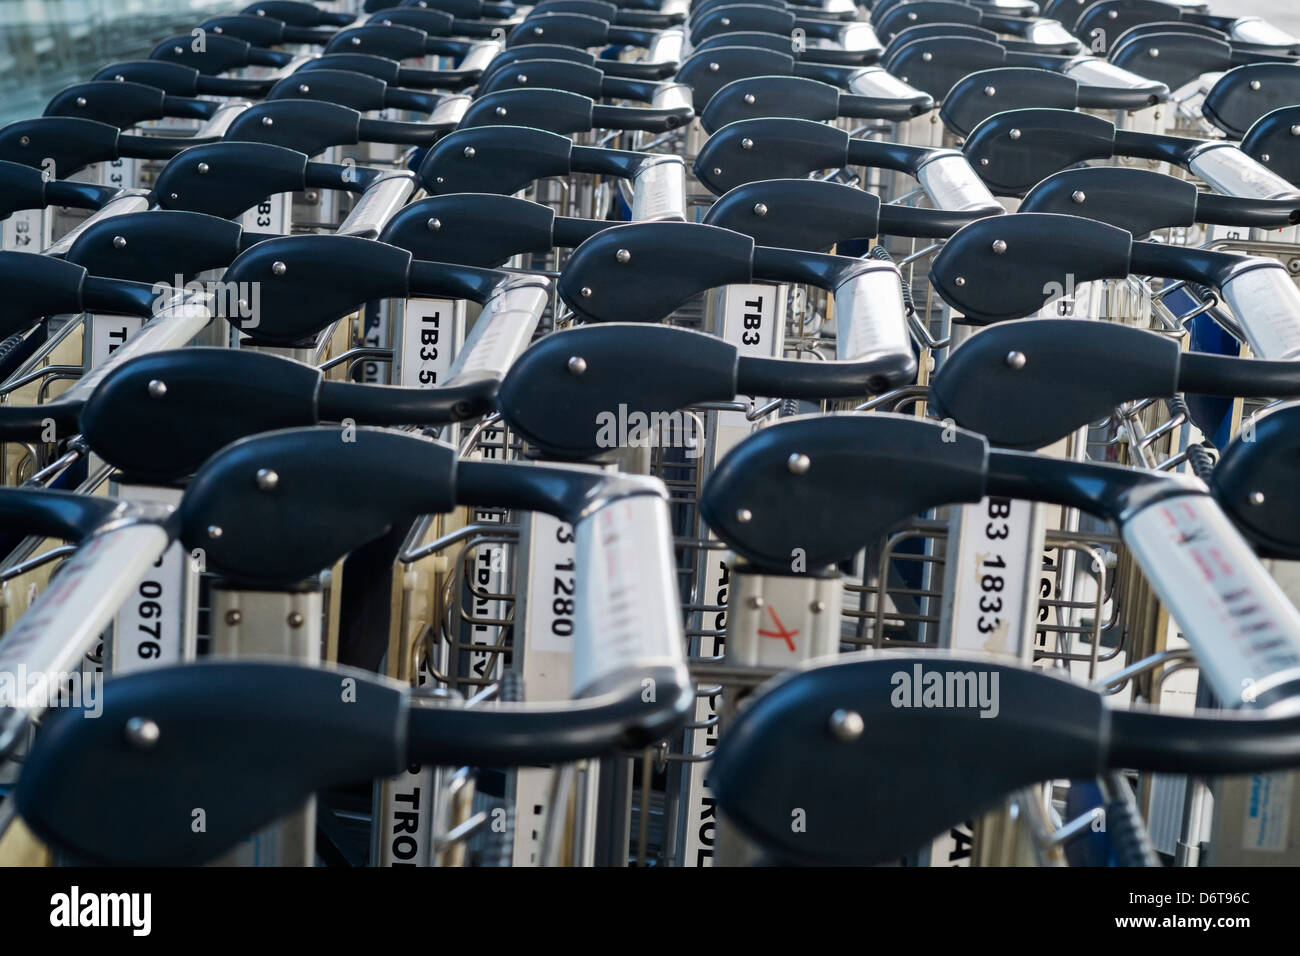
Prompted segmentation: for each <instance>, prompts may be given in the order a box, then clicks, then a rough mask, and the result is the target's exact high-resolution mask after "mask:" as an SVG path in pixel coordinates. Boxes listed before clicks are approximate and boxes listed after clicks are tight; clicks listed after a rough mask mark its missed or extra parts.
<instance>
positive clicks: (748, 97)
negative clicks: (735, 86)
mask: <svg viewBox="0 0 1300 956" xmlns="http://www.w3.org/2000/svg"><path fill="white" fill-rule="evenodd" d="M744 99H745V104H746V105H747V106H753V105H754V94H753V93H746V94H745V97H744Z"/></svg>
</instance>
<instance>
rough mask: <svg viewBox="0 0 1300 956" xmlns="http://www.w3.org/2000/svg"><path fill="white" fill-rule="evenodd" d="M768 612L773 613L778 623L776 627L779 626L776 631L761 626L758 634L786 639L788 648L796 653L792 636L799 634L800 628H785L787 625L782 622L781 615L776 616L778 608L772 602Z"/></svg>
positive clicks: (773, 617) (773, 618)
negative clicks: (788, 629)
mask: <svg viewBox="0 0 1300 956" xmlns="http://www.w3.org/2000/svg"><path fill="white" fill-rule="evenodd" d="M767 613H769V614H771V615H772V620H773V621H774V622H775V623H776V627H777V629H776V630H775V631H765V630H763V629H762V628H759V630H758V636H759V637H775V638H778V639H780V640H783V641H785V646H786V647H788V648H790V653H791V654H793V653H794V641H792V640H791V638H792V637H794V636H795V635H796V634H798V633H799V630H798V629H797V628H796V629H795V630H793V631H787V630H786V629H785V625H784V624H782V623H781V619H780V618H779V617H777V616H776V608H774V607H772V605H770V604H769V605H768V606H767Z"/></svg>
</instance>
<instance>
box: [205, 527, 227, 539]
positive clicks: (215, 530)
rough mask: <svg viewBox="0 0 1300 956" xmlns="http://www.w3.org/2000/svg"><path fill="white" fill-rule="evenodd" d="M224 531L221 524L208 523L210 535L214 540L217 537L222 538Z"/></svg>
mask: <svg viewBox="0 0 1300 956" xmlns="http://www.w3.org/2000/svg"><path fill="white" fill-rule="evenodd" d="M224 533H225V532H223V531H222V530H221V525H219V524H210V525H208V537H209V538H212V539H213V540H214V541H215V540H216V539H217V538H220V537H221V536H222V535H223V534H224Z"/></svg>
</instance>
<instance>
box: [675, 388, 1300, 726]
mask: <svg viewBox="0 0 1300 956" xmlns="http://www.w3.org/2000/svg"><path fill="white" fill-rule="evenodd" d="M845 448H852V449H853V451H851V452H845V451H843V450H842V449H845ZM868 448H870V449H872V450H871V451H868V450H867V449H868ZM945 450H946V451H945ZM792 461H798V462H799V463H800V467H799V468H793V467H791V466H790V462H792ZM920 466H924V468H922V467H920ZM819 472H820V474H818V473H819ZM919 475H924V479H923V480H922V479H920V478H918V477H917V476H919ZM836 487H839V488H843V489H845V491H844V492H843V493H849V494H852V495H853V496H854V501H855V502H857V507H856V508H855V509H854V511H855V514H853V516H852V517H851V518H850V517H846V516H845V515H844V514H843V513H841V512H838V511H834V510H833V509H832V511H833V513H834V517H833V518H830V517H828V520H827V521H825V522H821V523H818V524H817V526H812V525H811V524H810V522H809V520H808V514H809V513H810V512H807V511H805V510H804V509H803V507H801V506H802V505H805V504H807V505H808V506H809V508H810V509H812V504H811V501H813V500H816V501H820V502H821V504H822V506H823V507H824V506H825V504H826V503H827V501H829V500H831V498H828V497H825V496H827V495H833V491H832V489H833V488H836ZM849 489H851V491H849ZM985 495H1001V496H1005V497H1009V498H1022V499H1026V500H1030V501H1043V502H1047V503H1051V504H1058V505H1064V506H1067V507H1073V508H1079V509H1080V510H1083V511H1086V512H1088V513H1090V514H1093V515H1097V516H1098V517H1102V518H1106V519H1108V520H1110V521H1113V522H1115V523H1116V524H1117V525H1118V526H1119V529H1120V533H1121V535H1122V536H1123V538H1124V541H1125V543H1126V544H1127V545H1128V547H1129V548H1130V550H1131V551H1132V552H1133V555H1134V557H1135V558H1136V560H1137V561H1138V564H1139V565H1140V567H1141V568H1142V570H1143V572H1144V573H1145V574H1146V575H1147V577H1148V580H1149V581H1150V582H1151V585H1152V588H1153V589H1154V590H1155V592H1156V593H1157V594H1158V595H1159V596H1160V598H1161V600H1162V602H1163V603H1164V604H1165V606H1166V607H1168V608H1169V610H1170V613H1171V614H1172V615H1173V616H1174V617H1175V619H1177V620H1178V622H1179V624H1180V625H1181V626H1182V630H1183V633H1184V634H1185V635H1186V637H1187V640H1188V643H1189V644H1191V646H1192V649H1193V651H1194V652H1195V654H1196V656H1197V659H1198V661H1199V664H1200V667H1201V671H1202V674H1203V675H1204V676H1205V679H1206V680H1207V681H1208V682H1209V684H1210V686H1211V687H1213V688H1214V691H1215V693H1216V694H1217V695H1218V696H1219V697H1220V698H1221V699H1222V700H1223V702H1224V706H1225V707H1234V706H1241V705H1242V704H1243V703H1244V702H1245V700H1244V698H1243V697H1242V687H1243V686H1245V685H1244V684H1243V681H1247V680H1249V681H1251V682H1253V683H1252V684H1251V686H1252V687H1253V688H1254V690H1253V691H1252V702H1259V703H1263V704H1271V703H1275V702H1277V701H1280V700H1283V699H1287V698H1292V697H1294V696H1295V695H1297V694H1298V693H1300V613H1298V612H1297V611H1296V609H1295V608H1294V607H1293V606H1292V605H1291V604H1290V602H1289V601H1287V599H1286V598H1285V596H1284V595H1283V594H1282V591H1281V589H1280V588H1279V587H1278V585H1277V584H1276V583H1275V582H1274V581H1273V579H1272V578H1271V577H1270V575H1269V574H1268V572H1267V571H1266V570H1265V569H1264V567H1263V565H1261V564H1260V562H1259V559H1258V558H1256V557H1255V555H1254V554H1253V552H1251V550H1250V548H1249V547H1248V546H1247V545H1246V543H1245V541H1244V540H1243V539H1242V537H1241V535H1240V534H1239V533H1238V532H1237V531H1236V529H1234V528H1233V526H1232V524H1231V523H1230V522H1229V521H1228V519H1227V518H1226V517H1224V515H1223V512H1222V511H1221V510H1220V509H1219V507H1218V506H1217V505H1216V504H1215V503H1214V500H1213V499H1212V498H1211V497H1210V496H1209V494H1208V493H1207V491H1206V490H1205V488H1204V486H1203V485H1202V484H1201V483H1200V482H1198V481H1195V480H1192V479H1187V478H1184V477H1181V476H1173V475H1168V474H1163V473H1161V474H1157V473H1152V472H1144V471H1135V470H1133V469H1129V468H1125V467H1120V466H1116V465H1110V464H1096V463H1087V462H1075V461H1069V460H1063V459H1057V458H1051V457H1048V456H1045V455H1036V454H1032V453H1028V452H1017V451H1002V450H990V449H989V447H988V443H987V440H986V439H984V438H983V437H981V436H977V435H975V434H974V433H971V432H960V431H958V430H956V429H955V428H952V427H951V426H945V425H944V424H941V423H938V422H925V421H921V420H919V419H915V418H903V417H901V416H892V415H879V414H874V415H859V414H848V415H837V416H829V417H822V418H810V417H803V418H795V419H787V420H785V421H783V422H780V423H778V424H776V425H773V426H770V427H769V428H766V429H763V430H762V431H761V432H759V433H757V434H756V435H755V436H752V437H751V438H749V439H747V440H746V441H744V442H742V443H741V444H740V445H738V446H736V447H735V448H734V449H732V451H731V452H730V453H729V454H728V455H727V457H726V458H724V459H723V461H722V462H721V463H720V464H719V465H718V467H717V468H716V470H715V471H714V473H713V477H712V478H711V480H710V481H709V483H708V485H707V486H706V488H705V493H704V496H703V497H702V498H701V503H700V507H701V513H702V514H703V515H704V518H705V520H707V521H708V522H709V523H710V526H711V527H713V529H714V531H715V532H716V533H717V534H718V536H719V537H720V538H721V539H722V540H724V541H726V542H727V543H728V544H729V545H731V546H732V548H733V549H734V550H736V551H737V552H738V553H740V554H742V555H744V556H746V557H748V558H750V559H751V560H753V561H754V562H755V563H756V564H759V566H760V567H776V568H782V567H788V563H789V555H790V553H791V549H792V548H803V549H804V550H805V554H806V560H807V562H808V567H824V566H825V565H827V564H830V563H833V562H834V561H836V560H839V559H840V558H841V557H843V556H844V555H847V554H852V553H854V552H856V551H857V550H858V549H860V548H862V547H869V546H874V545H875V543H877V542H878V541H880V540H881V538H882V537H883V536H884V534H885V532H886V531H887V530H888V529H889V528H890V527H892V526H893V525H895V524H896V523H897V522H899V521H901V520H903V519H905V518H906V517H909V516H911V515H915V514H919V513H921V512H922V511H924V510H926V509H928V508H931V507H935V506H938V505H940V504H952V503H956V502H967V501H978V500H979V499H980V498H981V497H983V496H985ZM809 496H814V497H813V498H810V497H809ZM778 501H779V502H781V503H783V505H784V508H786V509H789V510H788V511H787V512H786V513H787V514H788V515H791V516H793V515H798V518H797V519H794V521H793V522H792V520H791V519H790V518H788V517H787V518H783V517H782V516H781V515H780V514H779V513H778V510H777V505H776V503H777V502H778ZM864 502H870V503H869V504H865V503H864ZM831 513H832V512H828V516H829V515H830V514H831ZM823 525H824V526H823ZM832 525H833V527H832Z"/></svg>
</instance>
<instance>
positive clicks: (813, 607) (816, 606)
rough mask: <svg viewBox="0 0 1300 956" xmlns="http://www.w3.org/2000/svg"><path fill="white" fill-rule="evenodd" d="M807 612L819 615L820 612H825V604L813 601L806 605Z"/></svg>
mask: <svg viewBox="0 0 1300 956" xmlns="http://www.w3.org/2000/svg"><path fill="white" fill-rule="evenodd" d="M808 610H810V611H812V612H813V613H814V614H820V613H821V612H822V611H824V610H826V602H825V601H813V602H812V603H811V604H809V605H808Z"/></svg>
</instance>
